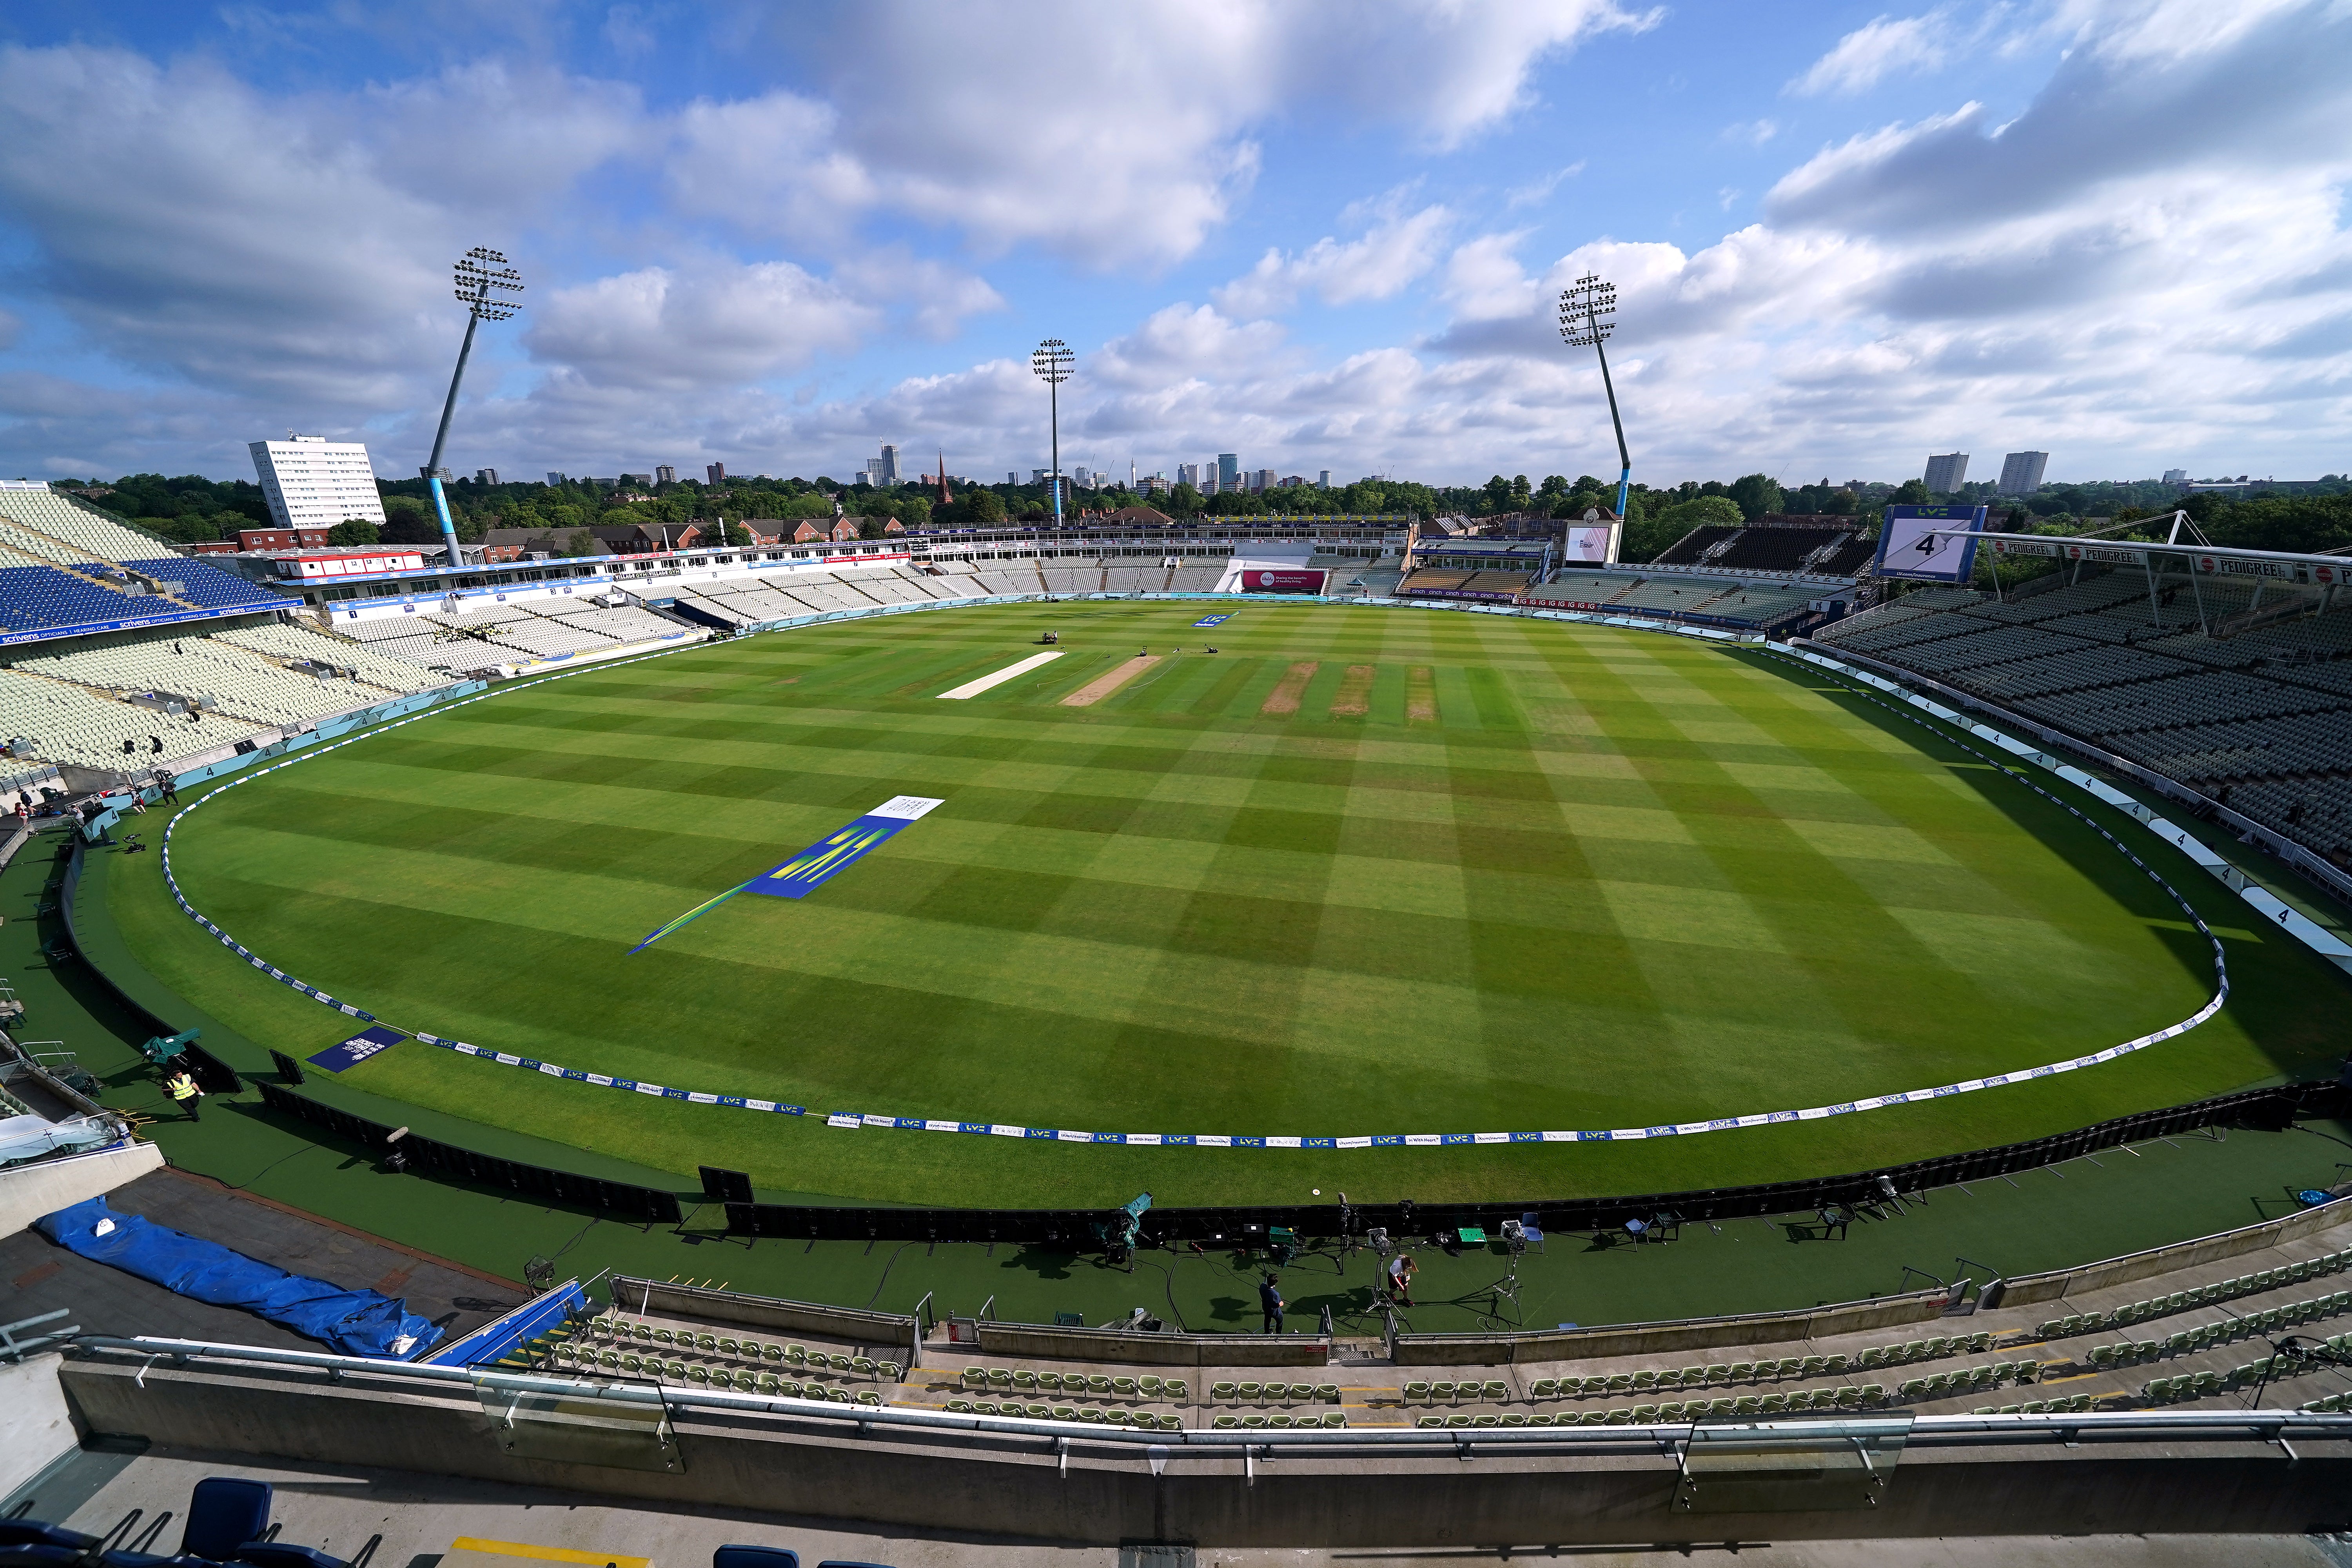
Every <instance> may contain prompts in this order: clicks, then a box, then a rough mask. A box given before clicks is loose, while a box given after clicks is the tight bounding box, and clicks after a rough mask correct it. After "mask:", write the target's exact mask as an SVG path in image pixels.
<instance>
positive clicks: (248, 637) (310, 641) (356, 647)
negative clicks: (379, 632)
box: [212, 621, 442, 692]
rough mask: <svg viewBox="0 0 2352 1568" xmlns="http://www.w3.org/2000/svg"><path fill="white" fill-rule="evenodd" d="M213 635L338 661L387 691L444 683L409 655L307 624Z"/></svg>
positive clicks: (265, 652)
mask: <svg viewBox="0 0 2352 1568" xmlns="http://www.w3.org/2000/svg"><path fill="white" fill-rule="evenodd" d="M212 637H213V640H214V641H215V642H223V643H227V644H230V645H231V646H233V647H243V648H250V649H252V650H253V651H254V652H255V653H257V654H260V655H262V656H263V657H264V658H271V659H276V660H280V661H282V660H285V659H289V658H301V659H313V660H319V661H323V662H325V663H328V664H332V665H337V666H340V667H341V668H345V669H349V670H351V671H352V672H353V673H354V674H356V675H357V676H358V677H359V678H360V679H362V680H364V681H366V682H367V683H368V684H369V685H370V686H380V687H382V688H383V689H384V690H386V691H404V692H405V691H429V690H431V689H433V688H435V687H436V686H439V685H441V684H442V682H440V681H437V680H436V679H433V678H432V677H430V676H428V675H426V674H425V672H424V671H423V670H420V669H418V668H416V667H415V665H413V664H410V663H409V662H407V661H406V660H405V659H398V658H386V657H385V656H384V655H383V654H382V653H379V652H378V651H376V650H375V649H374V648H372V647H367V646H366V645H364V644H362V643H356V642H352V641H351V640H349V639H348V638H344V637H333V636H331V635H329V634H327V633H325V632H318V631H312V630H311V629H310V628H309V627H307V626H289V625H288V624H286V623H284V622H279V621H264V622H260V623H257V624H256V625H253V626H239V627H237V628H236V629H235V630H233V631H222V632H214V633H213V634H212Z"/></svg>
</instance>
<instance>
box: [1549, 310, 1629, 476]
mask: <svg viewBox="0 0 2352 1568" xmlns="http://www.w3.org/2000/svg"><path fill="white" fill-rule="evenodd" d="M1616 314H1617V285H1616V284H1614V283H1603V282H1602V281H1601V277H1600V274H1598V273H1593V272H1588V273H1586V274H1585V275H1584V276H1583V277H1581V278H1580V279H1577V280H1576V281H1575V282H1574V283H1571V284H1570V285H1569V286H1568V287H1567V288H1565V289H1561V290H1560V291H1559V335H1560V336H1561V337H1563V338H1565V339H1567V340H1568V345H1569V347H1570V348H1581V347H1583V346H1584V345H1585V344H1586V343H1591V345H1592V352H1593V353H1596V354H1599V355H1600V356H1601V390H1602V391H1604V392H1606V393H1608V394H1609V423H1610V424H1611V425H1612V426H1615V427H1616V430H1617V462H1618V465H1619V467H1618V473H1617V520H1618V521H1620V522H1622V521H1624V520H1625V495H1626V492H1627V491H1628V490H1630V489H1633V458H1632V457H1631V456H1630V455H1628V453H1627V452H1626V450H1625V422H1624V421H1623V420H1622V419H1620V418H1619V417H1617V387H1616V384H1615V383H1613V382H1612V381H1611V380H1610V379H1609V351H1608V350H1607V349H1606V348H1604V347H1602V346H1601V345H1602V342H1603V341H1604V340H1605V339H1607V337H1608V336H1609V334H1610V333H1611V332H1612V331H1616V329H1617V323H1616V322H1615V321H1611V320H1604V318H1607V317H1613V316H1615V315H1616Z"/></svg>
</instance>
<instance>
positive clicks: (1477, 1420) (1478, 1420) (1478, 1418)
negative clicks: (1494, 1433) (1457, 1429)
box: [1470, 1415, 1503, 1426]
mask: <svg viewBox="0 0 2352 1568" xmlns="http://www.w3.org/2000/svg"><path fill="white" fill-rule="evenodd" d="M1502 1419H1503V1418H1502V1417H1501V1416H1499V1415H1473V1416H1472V1417H1470V1425H1471V1426H1496V1425H1498V1424H1500V1422H1501V1421H1502Z"/></svg>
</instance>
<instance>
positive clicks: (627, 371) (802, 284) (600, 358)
mask: <svg viewBox="0 0 2352 1568" xmlns="http://www.w3.org/2000/svg"><path fill="white" fill-rule="evenodd" d="M880 316H881V313H880V312H879V311H878V310H876V309H875V308H874V307H872V306H870V305H864V304H860V303H858V302H857V301H856V300H852V299H850V298H849V297H848V295H846V294H845V293H844V292H843V291H842V290H841V289H838V288H836V287H835V286H834V285H833V284H830V283H827V282H824V281H822V280H820V279H816V278H814V277H811V276H810V275H809V274H808V273H807V272H805V271H803V270H802V269H801V268H798V267H795V266H793V264H792V263H791V262H789V261H764V262H756V263H753V264H751V265H750V266H741V265H738V264H735V263H731V262H714V263H709V264H706V265H703V266H700V267H698V268H693V269H691V270H688V271H684V272H678V271H673V270H671V269H670V268H664V267H648V268H643V269H642V270H639V271H635V272H626V273H622V274H620V275H619V276H617V277H612V278H600V279H597V280H596V281H595V282H593V283H587V284H582V285H579V286H577V287H574V288H570V289H559V290H557V291H556V293H555V294H554V295H553V296H552V297H551V298H550V299H549V300H546V302H545V303H544V304H542V305H541V307H540V309H539V310H538V312H537V315H536V318H535V320H534V321H533V323H532V325H531V328H530V331H529V332H528V333H527V334H525V342H527V343H528V344H529V346H530V352H531V353H532V355H533V357H534V358H537V359H540V360H542V361H545V362H549V363H556V364H562V365H565V366H568V367H570V368H571V369H572V370H573V371H575V372H577V373H579V374H582V375H583V376H585V377H587V378H588V379H590V380H591V381H593V382H594V383H596V384H600V385H604V386H618V387H635V388H647V389H650V388H657V387H664V388H678V387H696V386H705V387H707V386H710V385H712V384H739V383H742V382H751V381H761V380H765V379H766V378H768V377H770V376H772V375H775V374H779V373H782V372H787V371H793V370H798V369H800V368H802V367H803V366H804V365H806V364H807V363H809V362H810V361H811V360H812V359H813V358H814V357H815V356H816V355H818V354H821V353H839V352H842V351H845V350H846V349H849V348H852V347H854V346H855V345H856V343H857V342H858V341H859V339H860V338H862V337H863V336H865V335H866V333H868V332H871V331H874V330H875V328H876V327H877V326H878V325H879V324H880Z"/></svg>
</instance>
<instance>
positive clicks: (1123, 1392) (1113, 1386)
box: [1110, 1377, 1140, 1399]
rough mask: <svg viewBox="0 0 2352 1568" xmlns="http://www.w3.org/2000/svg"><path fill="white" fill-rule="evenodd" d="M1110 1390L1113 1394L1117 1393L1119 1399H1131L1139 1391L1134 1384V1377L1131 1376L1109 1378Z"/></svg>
mask: <svg viewBox="0 0 2352 1568" xmlns="http://www.w3.org/2000/svg"><path fill="white" fill-rule="evenodd" d="M1110 1391H1111V1392H1112V1393H1113V1394H1118V1396H1119V1397H1120V1398H1121V1399H1132V1398H1134V1397H1135V1396H1136V1394H1138V1393H1139V1392H1140V1390H1139V1389H1138V1388H1137V1386H1136V1383H1135V1379H1133V1378H1131V1377H1114V1378H1112V1379H1111V1380H1110Z"/></svg>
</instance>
